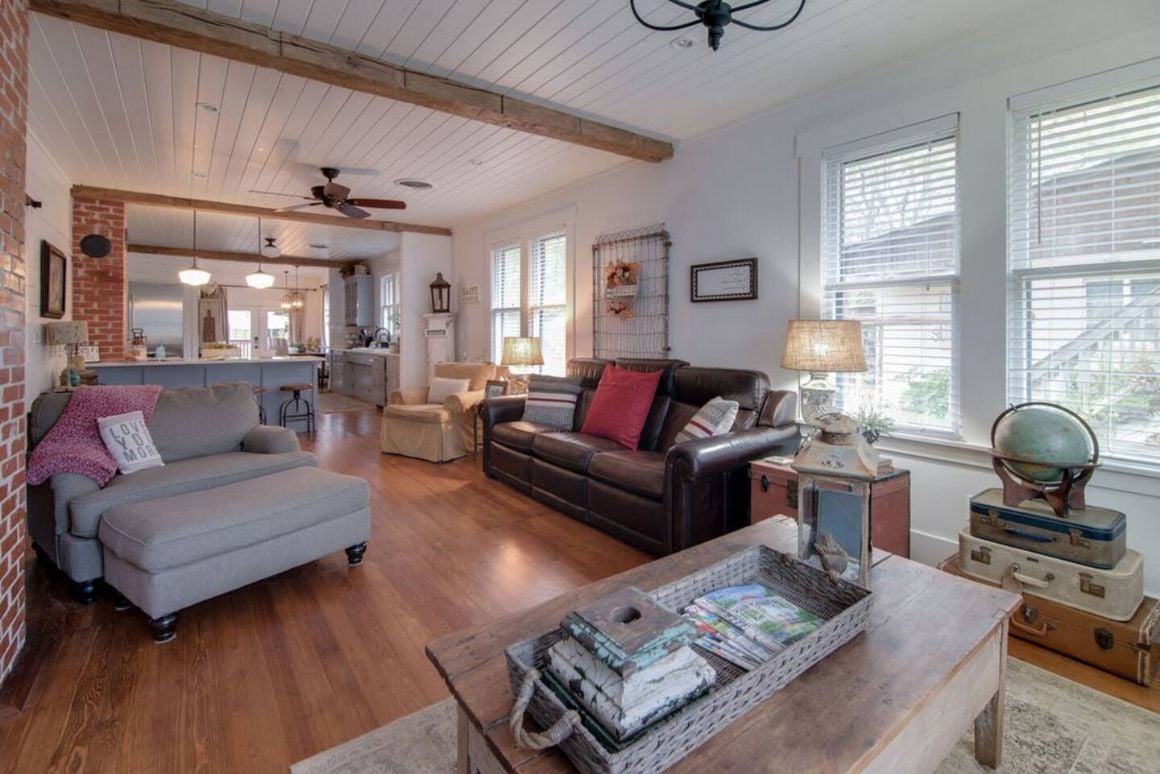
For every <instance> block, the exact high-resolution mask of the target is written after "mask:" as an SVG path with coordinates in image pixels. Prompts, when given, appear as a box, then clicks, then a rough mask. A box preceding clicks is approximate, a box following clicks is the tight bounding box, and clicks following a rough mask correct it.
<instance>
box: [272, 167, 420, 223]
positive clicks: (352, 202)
mask: <svg viewBox="0 0 1160 774" xmlns="http://www.w3.org/2000/svg"><path fill="white" fill-rule="evenodd" d="M320 171H321V172H322V176H323V177H325V178H326V185H316V186H313V187H312V188H311V189H310V196H299V195H297V194H284V193H279V192H278V191H255V190H253V189H251V190H250V193H260V194H270V195H272V196H292V197H294V198H295V199H306V200H307V203H306V204H293V205H290V206H289V207H281V208H279V210H278V212H289V211H290V210H300V209H304V208H306V207H317V206H319V205H322V206H323V207H329V208H330V209H332V210H337V211H338V212H341V213H342V214H343V215H345V216H347V217H348V218H355V219H356V220H362V219H363V218H369V217H370V215H371V214H370V213H369V212H367V211H366V210H364V209H362V208H363V207H370V208H371V209H375V210H404V209H406V208H407V205H406V203H405V202H401V201H399V200H398V199H362V198H350V189H349V188H347V187H346V186H345V185H340V184H339V183H336V182H334V179H335V178H336V177H338V173H339V170H338V169H337V168H335V167H322V169H321V170H320Z"/></svg>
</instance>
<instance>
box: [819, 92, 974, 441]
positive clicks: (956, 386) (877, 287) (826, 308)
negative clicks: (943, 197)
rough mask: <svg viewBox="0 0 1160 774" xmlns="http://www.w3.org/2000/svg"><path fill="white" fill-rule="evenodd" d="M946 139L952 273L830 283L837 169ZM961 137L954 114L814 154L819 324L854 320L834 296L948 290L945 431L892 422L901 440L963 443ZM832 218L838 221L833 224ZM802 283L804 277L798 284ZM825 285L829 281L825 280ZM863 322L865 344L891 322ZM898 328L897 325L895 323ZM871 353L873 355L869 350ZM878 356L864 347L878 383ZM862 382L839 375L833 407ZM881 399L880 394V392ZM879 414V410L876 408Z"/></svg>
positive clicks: (835, 248)
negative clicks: (837, 310) (950, 167)
mask: <svg viewBox="0 0 1160 774" xmlns="http://www.w3.org/2000/svg"><path fill="white" fill-rule="evenodd" d="M947 139H953V141H954V151H953V152H954V176H953V180H954V192H955V203H954V210H953V216H954V222H953V234H954V247H953V252H954V267H953V271H947V272H940V273H937V274H931V275H929V276H903V277H897V276H895V277H890V276H879V277H878V278H868V279H857V280H854V281H849V282H844V281H841V279H840V275H839V276H838V277H835V278H833V279H831V278H829V277H827V273H828V271H829V270H828V264H829V263H831V262H832V261H834V260H835V259H838V258H840V255H839V254H838V253H840V251H841V250H842V245H841V243H840V242H841V238H840V237H839V238H838V244H834V239H833V235H834V234H835V233H840V231H841V221H842V214H841V213H842V211H843V208H844V205H845V199H844V195H845V191H844V186H843V177H842V170H843V166H844V165H845V164H849V163H854V162H859V161H867V160H870V159H873V158H875V157H879V156H886V155H889V154H894V153H901V152H905V151H907V150H910V149H914V148H919V147H921V146H923V145H931V144H933V143H936V142H943V141H945V140H947ZM960 147H961V143H960V134H959V114H958V113H951V114H947V115H944V116H940V117H938V118H934V119H930V120H927V121H922V122H919V123H915V124H911V125H908V126H904V127H901V128H898V129H893V130H890V131H886V132H881V133H877V134H873V135H869V136H866V137H863V138H860V139H857V140H853V141H851V142H847V143H843V144H840V145H835V146H831V147H828V148H825V149H824V150H821V152H820V153H819V156H818V157H819V160H820V164H821V166H820V176H819V183H820V191H819V193H820V202H819V204H820V209H819V212H818V215H819V218H818V228H819V231H818V236H819V239H818V251H819V252H818V267H817V282H818V289H819V295H818V309H819V314H818V316H819V317H820V318H822V319H858V318H854V317H843V318H837V317H835V316H833V315H834V310H833V308H832V306H831V303H832V302H831V301H830V300H829V298H830V296H831V294H833V295H837V294H840V293H842V292H846V291H850V292H853V291H858V290H869V291H887V290H905V289H907V288H915V287H923V286H925V287H926V288H927V289H933V288H937V287H943V286H945V287H946V288H947V294H948V303H949V305H950V308H949V310H948V312H947V314H948V316H949V320H948V323H949V329H950V343H949V350H950V364H949V374H948V378H949V382H950V383H949V387H948V405H947V411H948V414H949V417H948V419H949V422H948V426H942V425H928V424H922V423H917V422H902V421H899V420H897V419H895V426H894V429H893V430H892V431H891V432H892V434H894V433H897V434H900V435H903V436H906V435H909V436H915V437H922V438H934V439H941V440H947V441H961V440H962V438H963V410H962V370H961V357H962V347H961V343H960V336H959V333H960V326H961V318H962V313H961V312H962V305H961V302H960V285H961V281H962V270H963V266H962V233H961V231H962V229H961V221H962V190H961V188H962V171H961V155H960ZM834 195H836V196H837V197H838V200H837V201H836V202H834V201H833V200H832V198H831V197H832V196H834ZM832 219H835V220H836V221H837V222H836V223H833V222H832ZM804 279H805V277H804V275H803V280H804ZM828 280H829V281H828ZM862 323H863V337H864V341H865V340H866V338H867V337H868V334H869V333H870V331H873V330H875V329H876V330H879V331H881V330H885V329H886V328H887V327H888V325H890V323H888V322H886V321H882V320H880V319H879V320H877V321H869V322H868V321H866V320H862ZM895 324H897V323H895ZM872 350H873V351H872ZM875 351H876V352H877V357H878V360H879V361H880V360H881V355H882V350H881V348H880V347H878V348H867V352H866V356H867V357H866V359H867V371H866V373H867V374H872V373H876V374H878V379H879V381H882V380H883V379H882V374H883V373H884V371H883V370H882V369H881V368H879V367H877V366H876V365H875V364H874V363H873V362H872V361H873V360H874V353H875ZM860 378H863V377H861V376H860V375H844V374H839V375H837V378H836V379H835V382H836V389H835V398H836V400H835V403H836V404H838V405H841V401H840V398H839V397H838V396H839V395H840V393H841V391H842V390H843V389H844V388H845V387H847V385H850V384H853V383H854V382H855V380H856V379H860ZM879 394H880V393H879ZM876 408H877V409H878V410H881V407H876ZM843 410H844V411H845V412H847V413H855V412H857V411H858V410H859V409H858V408H854V407H850V406H845V407H843Z"/></svg>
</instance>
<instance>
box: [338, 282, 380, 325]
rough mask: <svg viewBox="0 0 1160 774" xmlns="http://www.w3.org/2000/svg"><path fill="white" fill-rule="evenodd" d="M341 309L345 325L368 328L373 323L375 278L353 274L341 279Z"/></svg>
mask: <svg viewBox="0 0 1160 774" xmlns="http://www.w3.org/2000/svg"><path fill="white" fill-rule="evenodd" d="M342 289H343V302H344V303H343V310H344V313H345V322H346V324H347V325H354V326H357V327H359V328H370V327H373V326H374V325H375V310H374V306H375V278H374V277H372V276H370V275H369V274H355V275H354V276H352V277H347V278H346V279H344V280H343V286H342Z"/></svg>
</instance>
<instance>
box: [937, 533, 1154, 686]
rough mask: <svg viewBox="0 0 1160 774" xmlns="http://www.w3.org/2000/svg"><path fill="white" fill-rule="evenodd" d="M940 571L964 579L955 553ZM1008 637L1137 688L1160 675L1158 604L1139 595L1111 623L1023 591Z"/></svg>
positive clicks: (1152, 599)
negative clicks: (1127, 614)
mask: <svg viewBox="0 0 1160 774" xmlns="http://www.w3.org/2000/svg"><path fill="white" fill-rule="evenodd" d="M939 569H941V570H944V571H946V572H949V573H951V574H952V575H958V576H960V577H967V576H965V575H963V574H962V573H961V572H960V571H959V557H958V555H957V554H956V555H955V556H952V557H950V558H948V559H947V560H945V561H944V562H943V563H942V564H940V565H939ZM970 580H973V581H976V582H978V583H983V582H984V581H981V580H978V579H977V578H970ZM990 585H995V584H990ZM1011 634H1013V635H1014V636H1016V637H1018V638H1020V639H1022V640H1027V641H1028V642H1034V643H1035V644H1037V645H1041V646H1043V647H1045V648H1049V649H1050V650H1054V651H1056V652H1059V653H1062V654H1064V655H1066V656H1070V657H1072V658H1074V659H1076V660H1078V661H1083V662H1084V663H1087V664H1091V665H1092V666H1095V667H1099V668H1100V669H1103V670H1106V671H1108V672H1111V673H1113V674H1116V675H1119V676H1121V677H1126V678H1128V679H1129V680H1133V681H1135V682H1137V683H1139V684H1140V685H1151V684H1152V683H1153V682H1156V681H1157V678H1158V677H1160V644H1158V642H1157V641H1158V640H1160V602H1158V601H1157V600H1156V599H1154V598H1152V597H1144V602H1143V604H1141V605H1140V609H1139V610H1137V611H1136V615H1134V616H1133V617H1132V619H1131V620H1130V621H1112V620H1110V619H1108V618H1101V617H1100V616H1097V615H1092V614H1091V613H1085V612H1084V611H1082V610H1077V609H1075V608H1073V607H1067V606H1066V605H1061V604H1059V603H1058V602H1052V601H1051V600H1049V599H1043V598H1042V597H1036V596H1033V595H1031V594H1028V593H1026V592H1024V594H1023V604H1022V605H1020V606H1019V609H1018V610H1016V611H1015V613H1014V614H1012V616H1011Z"/></svg>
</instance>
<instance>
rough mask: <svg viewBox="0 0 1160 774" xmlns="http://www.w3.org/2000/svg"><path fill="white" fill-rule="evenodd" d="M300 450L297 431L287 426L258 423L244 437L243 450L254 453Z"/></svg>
mask: <svg viewBox="0 0 1160 774" xmlns="http://www.w3.org/2000/svg"><path fill="white" fill-rule="evenodd" d="M300 450H301V447H300V446H299V445H298V435H297V433H295V432H294V431H293V430H290V429H289V428H286V427H277V426H274V425H258V426H257V427H255V428H254V429H252V430H250V432H248V433H246V437H245V438H243V439H242V451H244V452H251V453H253V454H284V453H286V452H296V451H300Z"/></svg>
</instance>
